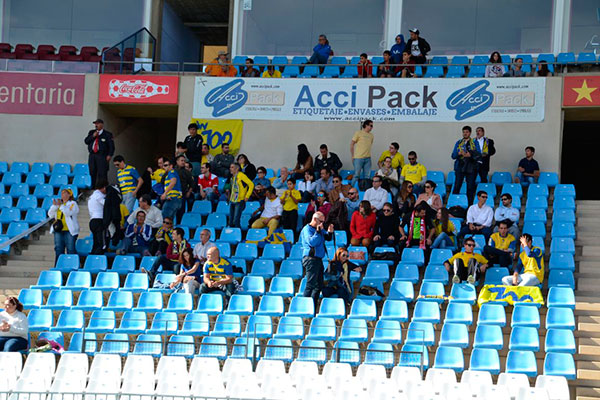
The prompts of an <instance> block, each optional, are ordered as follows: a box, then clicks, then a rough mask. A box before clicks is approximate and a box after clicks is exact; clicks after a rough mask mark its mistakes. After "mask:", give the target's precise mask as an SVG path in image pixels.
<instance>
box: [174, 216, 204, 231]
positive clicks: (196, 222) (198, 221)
mask: <svg viewBox="0 0 600 400" xmlns="http://www.w3.org/2000/svg"><path fill="white" fill-rule="evenodd" d="M201 225H202V215H201V214H196V213H185V214H183V218H182V219H181V222H180V223H179V226H185V227H188V228H197V227H199V226H201Z"/></svg>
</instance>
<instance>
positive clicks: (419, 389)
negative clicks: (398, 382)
mask: <svg viewBox="0 0 600 400" xmlns="http://www.w3.org/2000/svg"><path fill="white" fill-rule="evenodd" d="M406 396H407V397H408V398H409V399H411V400H413V399H415V400H417V399H430V398H433V397H434V392H433V388H432V385H431V383H430V382H425V381H409V382H406Z"/></svg>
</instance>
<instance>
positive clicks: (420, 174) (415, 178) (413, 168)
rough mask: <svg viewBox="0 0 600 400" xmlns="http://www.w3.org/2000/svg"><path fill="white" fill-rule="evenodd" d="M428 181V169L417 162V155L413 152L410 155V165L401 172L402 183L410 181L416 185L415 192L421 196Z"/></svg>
mask: <svg viewBox="0 0 600 400" xmlns="http://www.w3.org/2000/svg"><path fill="white" fill-rule="evenodd" d="M426 179H427V168H425V166H424V165H423V164H419V163H418V162H417V153H416V152H415V151H411V152H409V153H408V164H405V165H404V167H402V171H401V172H400V182H404V181H409V182H410V183H412V184H413V185H414V189H413V192H414V193H415V194H417V195H418V194H419V193H421V192H422V191H423V186H424V185H425V180H426Z"/></svg>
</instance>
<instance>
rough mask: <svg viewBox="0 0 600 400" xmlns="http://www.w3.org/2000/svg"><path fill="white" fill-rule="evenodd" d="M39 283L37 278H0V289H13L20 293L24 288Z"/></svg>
mask: <svg viewBox="0 0 600 400" xmlns="http://www.w3.org/2000/svg"><path fill="white" fill-rule="evenodd" d="M36 283H37V278H9V279H4V278H3V279H0V289H12V290H15V291H16V292H17V294H18V293H19V291H20V290H21V289H22V288H28V287H29V286H31V285H35V284H36Z"/></svg>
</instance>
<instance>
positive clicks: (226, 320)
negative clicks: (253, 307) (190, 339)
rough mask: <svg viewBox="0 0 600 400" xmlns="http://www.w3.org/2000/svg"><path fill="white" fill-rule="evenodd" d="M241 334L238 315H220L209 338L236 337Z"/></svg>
mask: <svg viewBox="0 0 600 400" xmlns="http://www.w3.org/2000/svg"><path fill="white" fill-rule="evenodd" d="M241 333H242V327H241V323H240V316H239V315H231V314H221V315H219V316H217V321H216V322H215V326H214V327H213V330H212V332H211V333H210V335H211V336H223V337H229V338H231V337H238V336H240V335H241Z"/></svg>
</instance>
